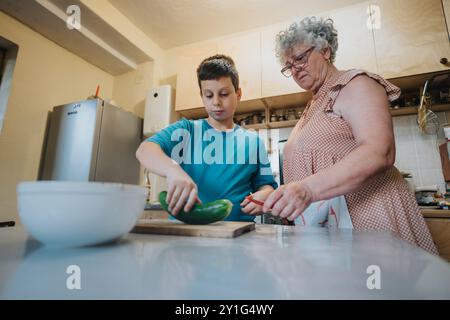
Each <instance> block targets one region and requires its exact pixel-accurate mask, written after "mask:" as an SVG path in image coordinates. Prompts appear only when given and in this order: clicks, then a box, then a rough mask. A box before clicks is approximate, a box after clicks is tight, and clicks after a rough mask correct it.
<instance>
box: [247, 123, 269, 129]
mask: <svg viewBox="0 0 450 320" xmlns="http://www.w3.org/2000/svg"><path fill="white" fill-rule="evenodd" d="M242 128H244V129H248V130H260V129H267V128H268V127H267V124H265V123H256V124H247V125H245V126H242Z"/></svg>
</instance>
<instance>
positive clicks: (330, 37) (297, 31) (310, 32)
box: [275, 17, 338, 63]
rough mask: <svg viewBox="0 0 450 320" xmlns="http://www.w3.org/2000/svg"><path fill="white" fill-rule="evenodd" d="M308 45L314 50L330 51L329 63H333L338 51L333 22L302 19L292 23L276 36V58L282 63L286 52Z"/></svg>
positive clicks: (315, 18) (321, 19)
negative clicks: (327, 49) (299, 45)
mask: <svg viewBox="0 0 450 320" xmlns="http://www.w3.org/2000/svg"><path fill="white" fill-rule="evenodd" d="M301 43H305V44H310V45H313V46H315V47H316V50H322V49H324V48H326V47H329V48H330V50H331V57H330V61H331V62H332V63H333V62H334V60H335V58H336V51H337V49H338V33H337V30H336V29H335V28H334V26H333V20H331V19H323V18H320V19H319V18H317V17H309V18H304V19H303V20H301V21H300V23H297V22H294V23H293V24H291V25H290V26H289V28H288V29H287V30H284V31H281V32H280V33H278V34H277V36H276V49H275V52H276V56H277V57H278V58H279V59H280V62H281V63H284V61H283V58H284V56H285V54H286V52H287V51H288V50H290V49H292V48H293V47H294V46H295V45H297V44H301Z"/></svg>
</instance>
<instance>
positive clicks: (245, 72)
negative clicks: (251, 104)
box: [217, 31, 261, 101]
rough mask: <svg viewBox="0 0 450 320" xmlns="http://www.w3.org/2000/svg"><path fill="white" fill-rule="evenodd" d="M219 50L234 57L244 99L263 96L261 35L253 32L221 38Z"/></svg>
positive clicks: (218, 45)
mask: <svg viewBox="0 0 450 320" xmlns="http://www.w3.org/2000/svg"><path fill="white" fill-rule="evenodd" d="M217 49H218V52H219V53H221V54H226V55H228V56H230V57H231V58H233V60H234V62H235V64H236V69H237V71H238V73H239V86H240V87H241V89H242V99H241V100H242V101H247V100H254V99H259V98H261V37H260V32H259V31H258V32H251V33H246V34H242V35H237V36H233V37H232V38H226V39H223V40H219V41H218V44H217Z"/></svg>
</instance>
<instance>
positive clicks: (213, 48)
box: [175, 43, 217, 111]
mask: <svg viewBox="0 0 450 320" xmlns="http://www.w3.org/2000/svg"><path fill="white" fill-rule="evenodd" d="M214 54H217V43H205V44H201V45H195V46H192V47H187V48H184V49H183V52H182V53H181V54H180V55H179V57H178V69H177V90H176V102H175V110H176V111H180V110H186V109H194V108H199V107H202V106H203V102H202V99H201V96H200V88H199V87H198V82H197V67H198V66H199V64H200V63H201V62H202V60H203V59H205V58H207V57H209V56H212V55H214Z"/></svg>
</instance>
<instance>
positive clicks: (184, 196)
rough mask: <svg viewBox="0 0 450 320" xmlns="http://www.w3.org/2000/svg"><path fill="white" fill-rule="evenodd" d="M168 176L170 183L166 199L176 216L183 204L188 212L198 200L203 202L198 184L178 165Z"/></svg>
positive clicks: (170, 209)
mask: <svg viewBox="0 0 450 320" xmlns="http://www.w3.org/2000/svg"><path fill="white" fill-rule="evenodd" d="M166 177H167V184H168V190H167V199H166V201H167V203H168V204H169V211H170V212H171V213H172V215H174V216H176V215H177V214H178V212H180V210H181V208H183V206H184V209H183V210H184V211H185V212H188V211H190V210H191V209H192V207H193V206H194V205H195V203H196V202H198V203H201V201H200V199H199V198H198V190H197V185H196V184H195V182H194V181H193V180H192V179H191V177H190V176H189V175H188V174H187V173H186V172H184V171H183V169H181V168H180V167H179V166H178V165H175V166H173V168H171V170H169V173H168V174H167V175H166Z"/></svg>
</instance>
